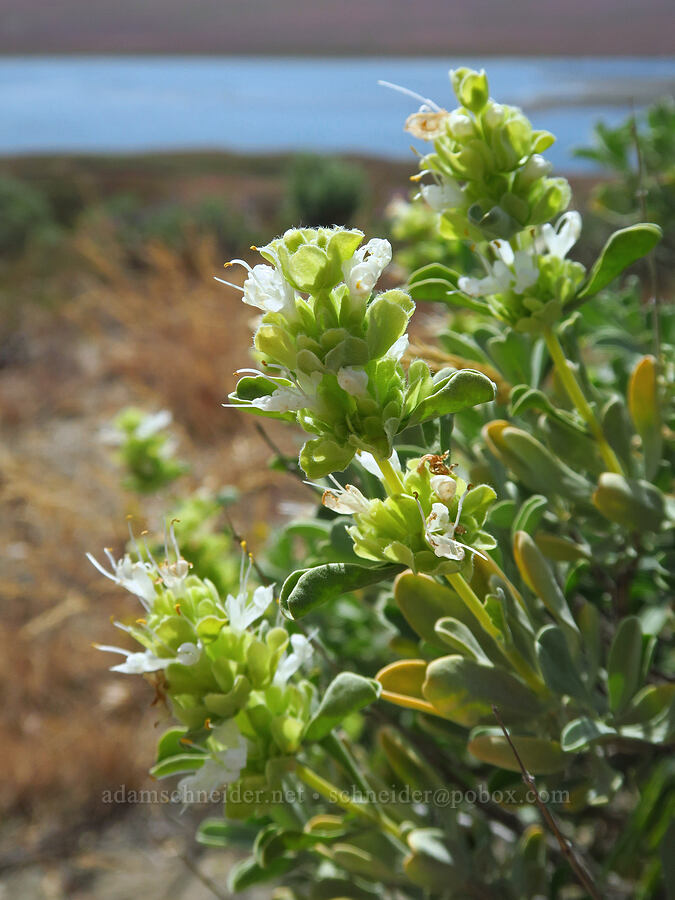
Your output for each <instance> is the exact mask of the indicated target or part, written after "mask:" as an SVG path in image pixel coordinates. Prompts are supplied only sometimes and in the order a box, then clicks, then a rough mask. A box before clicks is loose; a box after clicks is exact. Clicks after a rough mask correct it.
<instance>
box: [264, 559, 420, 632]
mask: <svg viewBox="0 0 675 900" xmlns="http://www.w3.org/2000/svg"><path fill="white" fill-rule="evenodd" d="M402 568H403V566H396V565H391V566H373V567H367V566H357V565H355V564H354V563H326V564H325V565H322V566H315V567H314V568H313V569H298V570H297V571H296V572H293V573H292V574H291V575H289V576H288V578H287V579H286V581H285V582H284V585H283V587H282V588H281V594H280V596H279V603H280V606H281V611H282V612H283V614H284V615H285V616H286V617H287V618H288V619H300V618H302V616H306V615H307V613H309V612H311V611H312V610H313V609H316V608H317V607H318V606H321V605H322V604H324V603H328V602H329V601H330V600H335V599H336V598H337V597H340V596H341V595H342V594H349V593H351V591H357V590H359V588H363V587H368V586H369V585H371V584H377V583H378V582H379V581H387V580H388V579H390V578H393V577H394V575H397V574H398V573H399V572H400V571H401V569H402Z"/></svg>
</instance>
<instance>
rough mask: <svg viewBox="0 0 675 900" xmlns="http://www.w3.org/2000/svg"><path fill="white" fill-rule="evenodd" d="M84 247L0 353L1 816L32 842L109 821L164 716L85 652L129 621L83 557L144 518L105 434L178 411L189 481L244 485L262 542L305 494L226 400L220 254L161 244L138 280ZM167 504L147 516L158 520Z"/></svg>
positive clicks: (242, 343) (246, 337)
mask: <svg viewBox="0 0 675 900" xmlns="http://www.w3.org/2000/svg"><path fill="white" fill-rule="evenodd" d="M77 252H78V253H79V254H80V259H81V272H84V273H86V275H79V276H78V277H77V278H73V279H71V280H70V281H69V282H67V283H64V284H62V285H61V286H60V288H59V290H60V291H62V292H63V295H65V294H66V293H67V294H68V296H63V295H62V297H61V299H60V302H59V303H58V305H54V306H52V307H35V306H26V307H24V308H22V309H21V310H19V311H17V312H16V315H15V319H14V328H13V331H12V335H11V336H10V335H5V344H7V342H11V343H12V346H20V348H21V351H20V353H18V354H17V353H15V354H14V356H13V357H12V359H11V360H10V363H9V364H6V365H5V366H4V368H2V369H0V428H1V429H2V442H1V445H0V446H1V449H0V503H1V506H2V517H1V519H0V546H2V547H3V551H4V562H3V565H2V567H1V568H0V592H1V594H2V597H3V614H2V622H1V624H0V683H2V684H3V687H4V691H3V703H2V710H1V712H0V716H1V719H0V758H1V759H2V760H3V770H4V771H3V776H4V777H3V780H2V787H1V788H0V804H1V805H2V807H3V809H4V810H5V811H7V812H9V813H14V814H19V815H21V816H26V817H27V818H28V819H30V820H32V821H33V822H36V823H37V822H39V823H40V828H38V831H41V830H43V828H52V827H57V826H58V827H62V826H63V825H64V824H65V823H68V822H71V823H72V822H76V821H78V820H81V819H82V818H85V819H86V818H91V817H96V816H101V815H103V814H104V813H105V811H106V810H105V809H104V808H103V806H102V804H101V792H102V791H103V790H105V789H106V788H111V789H115V788H116V787H118V786H119V785H120V784H122V783H125V784H126V785H127V786H128V787H134V786H138V785H139V784H140V783H141V782H143V781H144V780H145V779H146V777H147V776H146V775H145V773H146V771H147V768H148V765H149V764H150V763H151V761H152V748H153V744H154V740H155V737H156V730H155V729H153V727H152V726H153V723H154V722H155V721H156V720H157V719H158V718H160V716H159V714H158V713H157V711H156V710H155V709H152V708H150V706H149V704H150V701H151V700H152V691H151V689H150V688H149V687H148V686H144V685H143V684H142V683H140V680H139V679H128V680H126V679H125V678H124V677H120V676H117V675H109V674H108V673H107V666H108V665H110V659H109V657H107V656H104V655H103V654H101V653H100V652H98V651H96V650H95V649H93V648H92V647H91V642H92V641H96V640H101V641H112V642H114V635H113V632H112V628H111V625H110V623H109V618H110V616H111V615H114V616H116V617H123V616H128V615H131V614H132V613H133V612H134V611H135V609H134V602H133V598H131V597H129V596H128V595H125V594H124V592H122V591H120V590H118V589H116V588H115V586H114V585H112V584H110V583H109V582H106V581H105V580H104V579H102V578H101V577H100V576H99V575H98V574H97V573H96V572H95V571H94V570H93V569H92V567H91V566H90V565H89V564H88V563H87V561H86V560H85V557H84V554H85V552H86V551H87V550H92V551H94V552H100V549H101V548H102V547H103V546H106V545H111V546H113V548H114V549H115V551H116V552H117V551H121V550H122V547H123V544H124V538H125V531H126V522H125V515H126V514H128V513H134V514H136V515H137V516H138V517H139V522H138V526H139V528H140V527H143V526H144V524H145V518H144V517H143V512H144V510H141V509H139V508H138V506H137V501H136V499H135V498H134V497H132V496H130V495H124V494H123V493H122V491H121V489H120V486H119V472H118V471H117V470H116V467H115V465H114V463H113V462H112V461H111V459H110V456H109V450H108V449H107V448H106V447H105V446H103V445H102V444H101V442H100V440H99V431H100V428H101V426H102V425H103V424H104V423H106V422H108V421H109V420H110V419H111V418H112V417H113V416H114V414H115V413H116V412H117V411H118V409H119V408H120V407H122V406H125V405H127V404H129V403H136V404H139V405H142V406H144V407H147V408H148V409H150V410H152V409H158V408H161V407H168V408H170V409H171V410H172V412H173V414H174V417H175V420H176V426H177V431H178V434H179V438H180V443H181V446H180V454H181V456H182V457H183V458H187V459H188V460H190V462H191V463H193V472H192V475H191V476H189V477H188V478H187V479H186V480H185V481H184V482H182V484H181V487H182V488H184V489H186V490H187V489H189V488H190V487H194V486H197V485H206V486H210V487H212V488H217V487H220V486H222V485H225V484H229V483H236V484H237V486H238V487H239V489H240V490H241V491H242V493H243V494H244V499H245V502H242V503H241V504H240V507H239V508H237V509H236V510H235V511H234V518H235V520H236V523H237V525H238V527H239V528H240V530H242V531H244V532H246V533H247V535H249V536H250V537H252V538H253V545H254V546H255V542H256V536H257V537H258V539H260V538H261V537H263V536H264V532H265V528H264V523H265V522H266V520H267V519H269V516H270V513H271V512H272V511H273V510H274V508H275V506H276V502H277V498H278V496H279V495H280V493H281V484H282V483H283V494H284V496H287V495H288V493H289V491H290V493H291V495H292V494H293V491H294V486H293V484H292V483H291V482H290V481H289V480H288V479H284V478H283V476H280V475H278V474H274V473H271V472H270V471H269V470H268V469H267V468H266V461H267V458H268V456H269V451H268V450H267V448H266V447H265V446H264V444H263V442H262V441H261V440H260V438H259V436H258V435H257V434H256V432H255V429H254V424H253V422H251V421H249V420H248V419H247V418H245V417H243V416H242V415H241V414H238V413H237V412H235V411H234V410H224V409H222V408H221V405H220V404H221V403H222V401H223V399H224V398H225V397H226V394H227V392H228V390H230V389H231V387H232V384H233V381H234V379H233V377H232V370H233V369H234V368H236V367H237V366H239V365H245V364H246V362H247V356H246V347H247V344H248V343H249V341H250V328H249V324H248V323H249V319H250V314H251V310H250V309H249V308H247V307H244V306H243V305H242V304H241V303H239V302H237V296H236V294H235V292H234V291H231V290H229V289H227V288H224V287H223V286H219V285H217V284H215V282H213V280H212V278H211V275H212V274H213V273H214V272H216V271H218V269H219V268H220V266H221V265H222V261H221V260H219V259H216V258H215V256H216V251H215V249H214V247H213V246H212V245H209V244H208V243H203V244H201V245H199V246H196V247H195V248H194V253H193V254H192V259H191V261H190V265H185V264H184V263H181V262H179V261H178V259H177V258H176V257H175V256H174V255H172V254H171V253H170V252H168V251H167V250H165V249H164V248H161V247H150V248H148V254H147V261H146V262H147V266H146V267H145V269H144V271H143V272H142V273H140V274H136V275H131V274H129V273H128V272H126V271H125V270H124V269H123V267H122V265H121V264H120V260H119V259H118V258H117V257H116V253H115V249H114V248H113V247H106V248H104V247H102V246H101V245H100V244H95V243H91V242H90V241H87V240H80V241H79V244H78V246H77ZM277 437H278V436H277ZM281 440H285V442H286V446H287V447H289V443H288V442H289V436H288V435H286V434H282V435H281ZM290 440H291V444H290V446H292V445H293V438H291V439H290ZM295 490H298V491H299V490H300V489H299V488H298V489H295ZM167 502H168V501H167V498H158V499H157V500H156V501H153V502H152V503H150V504H149V507H148V508H147V509H146V510H145V512H146V513H147V518H148V520H150V521H149V524H150V525H153V524H154V525H155V526H157V525H160V524H161V516H162V512H163V509H165V508H166V504H167Z"/></svg>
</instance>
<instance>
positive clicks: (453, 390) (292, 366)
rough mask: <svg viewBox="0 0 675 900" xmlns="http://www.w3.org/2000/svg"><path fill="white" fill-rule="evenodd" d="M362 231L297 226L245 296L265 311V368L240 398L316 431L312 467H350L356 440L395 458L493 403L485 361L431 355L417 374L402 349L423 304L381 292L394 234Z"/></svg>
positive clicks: (308, 455) (239, 391)
mask: <svg viewBox="0 0 675 900" xmlns="http://www.w3.org/2000/svg"><path fill="white" fill-rule="evenodd" d="M362 239H363V234H362V232H360V231H347V230H344V229H339V228H334V229H326V228H321V229H295V230H292V231H288V232H286V234H285V235H283V237H281V238H279V239H278V240H275V241H272V242H271V243H270V244H268V245H267V246H266V247H264V248H262V250H261V253H262V255H263V256H264V257H265V259H267V260H268V261H269V262H271V263H272V266H261V265H258V266H255V267H254V268H253V269H250V270H249V276H248V278H247V279H246V282H245V284H244V288H243V291H244V298H243V299H244V302H247V303H250V304H251V305H254V306H257V307H258V308H259V309H262V310H263V315H262V318H261V321H260V324H259V326H258V328H257V331H256V333H255V337H254V345H255V348H256V350H257V351H258V353H259V355H260V360H261V363H262V367H263V369H264V372H259V373H256V372H252V373H251V374H246V375H244V377H242V378H241V379H240V381H239V383H238V384H237V388H236V390H235V392H234V393H233V394H232V395H231V396H230V400H231V401H232V403H233V404H234V405H236V406H240V407H243V408H248V409H250V410H251V411H252V412H254V413H256V414H258V415H263V416H269V417H272V418H280V419H285V420H287V421H296V422H297V423H298V424H299V425H301V427H302V428H303V429H304V430H305V431H306V432H309V434H311V435H314V437H313V438H312V439H311V440H309V441H307V443H306V444H305V446H304V447H303V449H302V451H301V453H300V464H301V465H302V467H303V469H304V470H305V472H306V473H307V474H308V475H309V476H310V477H312V478H317V477H321V476H323V475H327V474H329V473H330V472H334V471H338V470H342V469H344V468H346V466H347V465H349V463H350V462H351V460H352V459H353V457H354V454H355V452H356V451H357V450H363V451H367V452H369V453H372V454H373V455H374V456H375V457H377V458H380V459H388V458H389V456H390V455H391V452H392V449H393V440H394V437H395V436H396V435H397V434H398V433H399V432H401V431H403V430H404V429H405V428H406V427H408V426H409V425H413V424H419V423H421V422H423V421H426V420H428V419H430V418H433V417H435V416H437V415H441V414H443V413H446V412H447V413H452V412H457V411H458V410H460V409H464V408H466V407H467V406H473V405H476V404H478V403H484V402H486V401H488V400H491V399H492V397H493V396H494V385H493V384H492V382H491V381H490V379H489V378H487V377H486V376H485V375H483V374H482V373H480V372H476V371H473V370H466V371H462V372H456V371H454V370H453V371H450V370H443V372H440V373H438V374H437V375H436V376H434V377H432V376H431V373H430V372H429V369H428V367H427V366H425V365H424V364H420V365H421V368H420V366H418V367H417V369H416V370H415V373H414V377H412V378H406V374H405V371H404V369H403V367H402V366H401V363H400V359H401V356H402V355H403V353H404V352H405V349H406V347H407V343H408V338H407V327H408V322H409V319H410V317H411V315H412V313H413V311H414V308H415V305H414V303H413V302H412V300H411V299H410V297H409V295H408V294H406V293H405V292H404V291H401V290H389V291H384V292H382V293H380V294H377V295H374V294H373V288H374V286H375V283H376V281H377V280H378V278H379V276H380V275H381V273H382V271H383V269H384V268H385V267H386V265H387V264H388V263H389V261H390V259H391V247H390V246H389V243H388V241H384V240H379V239H377V238H376V239H373V240H371V241H369V242H368V243H367V244H366V245H364V246H362V247H360V248H359V244H360V243H361V241H362Z"/></svg>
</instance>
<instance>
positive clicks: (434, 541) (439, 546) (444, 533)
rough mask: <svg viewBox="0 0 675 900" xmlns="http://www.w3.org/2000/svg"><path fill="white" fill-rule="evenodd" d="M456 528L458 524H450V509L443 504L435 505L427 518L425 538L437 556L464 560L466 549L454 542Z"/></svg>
mask: <svg viewBox="0 0 675 900" xmlns="http://www.w3.org/2000/svg"><path fill="white" fill-rule="evenodd" d="M458 518H459V517H458ZM456 527H457V523H451V522H450V513H449V511H448V507H447V506H445V505H444V504H443V503H434V504H433V505H432V507H431V512H430V513H429V515H428V516H427V518H426V527H425V529H424V537H425V538H426V540H427V542H428V543H429V544H430V545H431V548H432V549H433V551H434V553H435V554H436V556H444V557H446V558H447V559H456V560H462V559H464V547H463V546H462V545H461V544H460V543H459V542H458V541H455V540H454V536H455V529H456Z"/></svg>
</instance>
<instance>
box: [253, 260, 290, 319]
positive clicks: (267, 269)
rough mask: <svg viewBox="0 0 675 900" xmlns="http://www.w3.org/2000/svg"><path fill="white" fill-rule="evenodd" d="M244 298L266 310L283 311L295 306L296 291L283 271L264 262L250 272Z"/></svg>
mask: <svg viewBox="0 0 675 900" xmlns="http://www.w3.org/2000/svg"><path fill="white" fill-rule="evenodd" d="M242 299H243V301H244V303H248V305H249V306H255V307H257V308H258V309H262V310H264V311H265V312H281V310H282V309H289V308H291V307H294V306H295V292H294V290H293V288H292V287H291V286H290V284H288V282H287V281H286V280H285V278H284V277H283V275H282V274H281V272H279V271H278V270H277V269H275V268H274V267H273V266H266V265H263V264H262V263H261V264H259V265H257V266H254V267H253V268H252V269H251V271H250V272H249V275H248V278H247V279H246V281H245V282H244V296H243V298H242Z"/></svg>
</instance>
